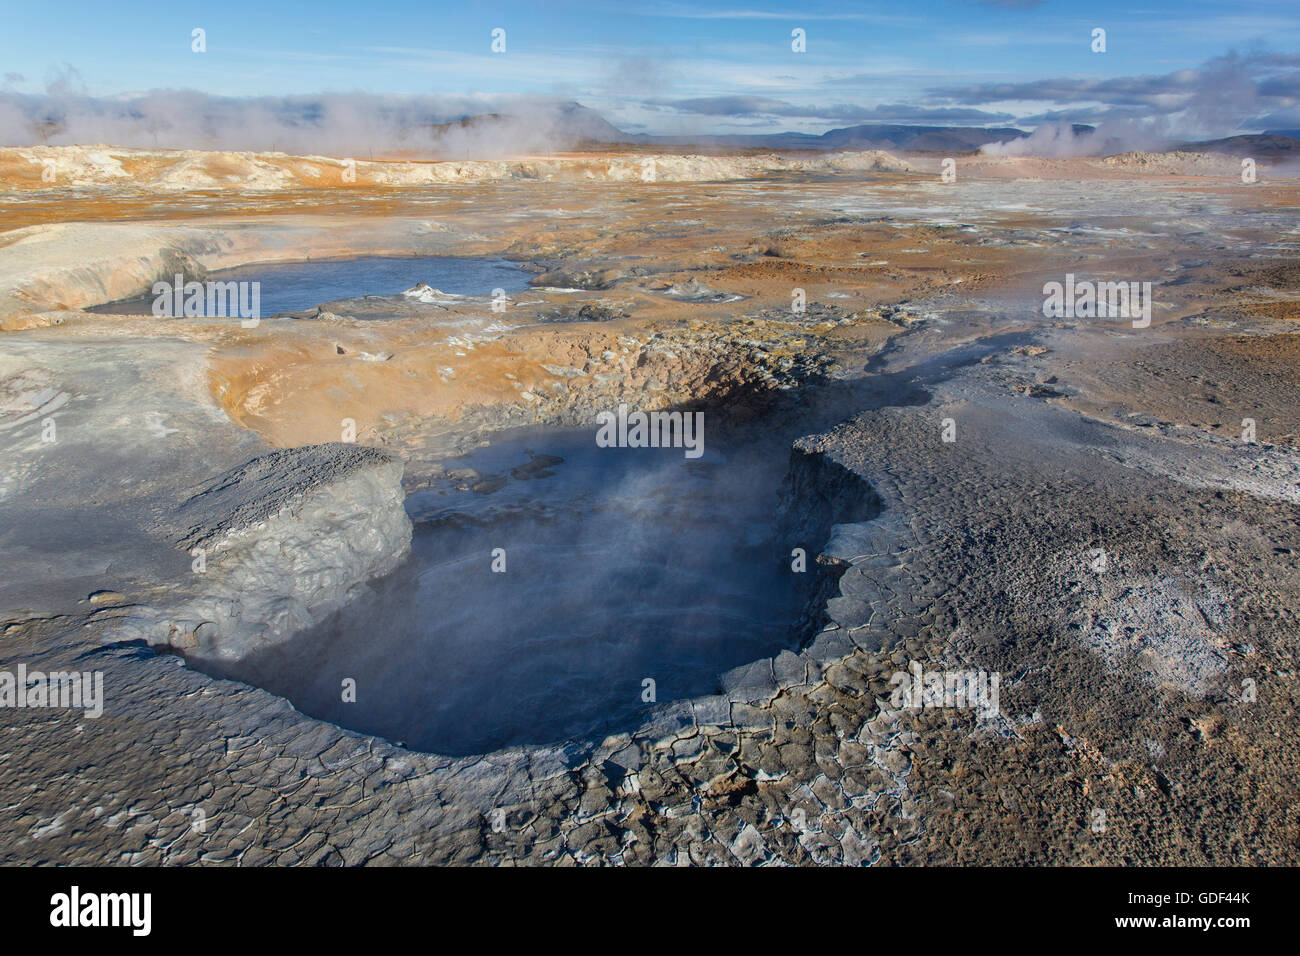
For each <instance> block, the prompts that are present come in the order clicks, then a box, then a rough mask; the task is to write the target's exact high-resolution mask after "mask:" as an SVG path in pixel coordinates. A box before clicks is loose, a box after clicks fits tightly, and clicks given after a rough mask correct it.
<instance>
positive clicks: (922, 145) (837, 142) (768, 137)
mask: <svg viewBox="0 0 1300 956" xmlns="http://www.w3.org/2000/svg"><path fill="white" fill-rule="evenodd" d="M1087 129H1091V127H1087ZM1027 135H1028V134H1027V133H1026V132H1025V131H1024V130H1019V129H1014V128H1012V127H1003V128H1001V129H986V128H984V127H980V126H905V125H886V124H870V125H862V126H846V127H844V128H842V129H832V130H827V131H826V132H825V133H822V134H821V135H814V134H812V133H761V134H751V135H743V134H740V135H723V136H648V135H639V136H630V137H628V138H627V139H626V140H624V141H625V142H637V143H647V144H656V145H660V146H702V147H732V148H745V149H784V150H791V149H807V150H817V149H897V150H912V151H916V150H936V151H951V152H966V151H969V150H975V149H979V147H981V146H983V145H984V144H986V143H1005V142H1007V141H1008V140H1013V139H1019V138H1021V137H1022V136H1027Z"/></svg>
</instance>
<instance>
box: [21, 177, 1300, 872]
mask: <svg viewBox="0 0 1300 956" xmlns="http://www.w3.org/2000/svg"><path fill="white" fill-rule="evenodd" d="M633 159H635V157H633ZM905 159H906V157H905ZM73 160H76V161H80V158H79V157H78V156H74V157H69V162H72V161H73ZM927 162H928V161H927V160H926V159H925V158H923V157H922V158H913V159H912V161H911V162H910V163H898V164H891V163H872V164H858V165H850V166H849V167H848V168H844V169H819V170H817V171H815V173H816V174H815V175H814V174H813V173H811V172H809V171H808V170H801V169H791V168H788V167H785V168H773V169H767V170H762V171H759V172H757V173H756V174H755V175H754V176H753V177H752V178H745V179H738V180H735V181H711V182H659V183H641V182H627V181H622V182H620V181H586V182H584V181H564V182H548V181H545V179H544V178H539V179H537V180H528V181H497V180H495V179H490V180H488V181H482V182H476V183H474V184H466V183H452V184H449V185H434V186H424V185H420V184H418V183H417V184H415V185H410V186H406V187H403V188H401V189H395V188H386V187H385V188H380V187H378V186H375V185H367V184H364V183H363V184H361V186H360V188H356V189H352V190H343V189H320V190H316V191H312V190H310V189H306V188H305V187H303V188H300V187H299V186H298V185H297V184H294V185H292V186H291V187H286V188H285V189H283V190H280V191H276V190H270V189H268V188H266V187H265V184H262V188H261V190H260V191H257V192H248V191H244V190H241V189H239V188H238V185H237V184H235V185H231V184H226V185H225V186H223V187H222V188H220V189H213V190H210V191H206V192H202V193H190V192H175V193H169V194H168V195H166V196H165V197H159V196H157V195H155V194H154V191H153V190H151V189H150V188H143V187H142V188H139V189H137V190H136V191H134V192H131V191H130V190H127V189H124V188H121V187H102V186H97V185H96V184H95V183H94V182H90V183H89V184H82V185H78V186H76V187H75V188H76V190H78V192H77V202H71V201H69V198H68V197H67V196H66V195H65V196H60V194H59V193H58V192H57V191H56V190H38V189H34V188H33V187H32V184H31V183H27V182H26V181H24V182H22V183H18V182H9V183H8V184H7V188H8V189H9V190H10V192H8V193H7V195H6V199H7V200H8V199H12V200H13V202H12V203H9V202H6V211H7V213H8V211H9V210H11V209H12V210H14V213H13V217H12V219H11V221H10V222H9V223H7V224H6V226H7V231H6V232H3V233H0V321H2V322H3V325H4V327H5V329H6V330H7V331H5V332H3V333H0V336H2V337H0V441H3V442H4V444H5V456H4V466H3V474H2V475H0V479H2V483H0V489H2V490H3V497H0V509H3V512H4V516H5V521H4V545H5V559H4V564H5V574H4V575H3V578H4V581H3V584H0V609H3V611H4V614H3V617H4V619H5V620H7V621H8V623H7V624H5V625H4V627H3V631H2V640H0V658H2V662H0V669H3V670H9V671H14V670H15V669H16V668H17V666H18V664H19V663H23V664H25V665H26V666H27V667H28V668H29V669H36V668H38V667H39V668H40V669H42V670H44V671H47V672H48V671H55V670H81V671H90V670H96V671H101V672H102V673H103V674H104V688H105V701H104V714H103V716H102V717H99V718H95V719H91V718H84V717H83V716H82V715H81V714H80V713H79V712H69V711H66V710H58V709H49V708H23V709H15V708H7V707H6V708H4V709H3V710H0V720H2V721H3V725H2V726H0V734H3V746H0V752H3V760H2V761H0V805H2V806H3V807H4V809H3V811H2V812H0V834H2V835H3V844H4V847H5V850H4V853H3V857H2V858H3V860H4V861H5V862H14V863H17V862H47V863H73V862H79V863H92V862H101V863H119V862H125V863H167V864H171V863H186V862H197V861H203V862H213V863H241V864H258V863H278V864H293V863H308V864H345V865H352V864H371V865H385V864H410V863H441V862H456V863H468V862H474V863H526V864H542V863H547V864H573V863H577V864H588V863H611V864H619V863H623V864H650V863H653V864H661V865H686V864H691V863H694V864H709V863H713V864H729V865H739V864H751V865H752V864H767V865H777V864H795V865H799V864H814V863H822V864H825V863H830V864H843V865H862V864H876V865H890V864H915V863H1107V864H1122V863H1134V864H1157V863H1190V864H1197V863H1213V864H1219V863H1242V864H1259V863H1295V862H1296V861H1297V859H1298V858H1300V809H1297V799H1296V798H1297V794H1296V786H1297V785H1296V777H1297V774H1296V770H1297V759H1296V758H1297V743H1296V735H1295V726H1296V706H1297V666H1298V665H1297V660H1296V652H1297V637H1298V636H1300V628H1298V627H1297V620H1296V614H1297V612H1296V608H1297V607H1300V601H1298V600H1297V599H1298V598H1300V593H1298V592H1300V564H1298V561H1300V558H1298V557H1297V556H1298V555H1300V530H1298V529H1300V525H1298V524H1297V520H1296V518H1297V506H1298V505H1300V453H1298V452H1297V448H1296V436H1297V434H1298V433H1300V425H1297V421H1296V416H1297V411H1296V401H1295V384H1296V379H1297V377H1298V376H1300V372H1298V371H1297V369H1298V368H1300V366H1297V364H1296V363H1297V358H1300V356H1298V355H1297V348H1296V345H1295V343H1296V338H1295V331H1294V322H1295V321H1296V319H1297V318H1298V317H1300V315H1298V314H1297V312H1298V310H1297V307H1296V302H1297V298H1296V297H1297V288H1298V283H1300V266H1298V265H1297V261H1296V247H1297V225H1296V222H1297V220H1296V217H1295V210H1296V205H1297V200H1298V199H1300V189H1297V187H1296V186H1295V185H1293V184H1292V183H1291V182H1288V181H1284V180H1282V181H1276V182H1271V181H1269V179H1268V176H1267V175H1262V176H1261V180H1260V182H1258V183H1255V184H1252V185H1250V186H1245V185H1242V184H1241V183H1240V182H1237V181H1234V180H1233V179H1232V178H1230V176H1229V175H1222V176H1219V175H1217V174H1216V175H1212V174H1210V173H1208V172H1206V171H1205V170H1202V172H1206V174H1205V175H1199V176H1197V175H1183V174H1171V173H1170V172H1168V171H1166V170H1164V169H1163V167H1161V169H1162V171H1160V172H1152V171H1150V169H1148V168H1147V167H1149V166H1152V165H1153V164H1151V163H1144V164H1139V165H1137V166H1133V167H1130V166H1125V165H1124V164H1109V165H1106V166H1104V168H1102V164H1100V163H1097V162H1091V161H1081V162H1079V163H1077V164H1074V165H1073V166H1071V164H1069V163H1063V162H1057V163H1052V164H1044V165H1043V168H1036V167H1035V168H1026V164H1025V163H1023V162H1020V163H1012V162H1008V163H1001V164H999V163H994V162H989V161H982V162H981V163H979V164H974V165H973V167H972V169H971V170H970V173H969V175H967V174H966V172H963V173H962V175H961V177H960V178H959V181H958V182H957V183H952V184H945V183H941V182H940V181H939V178H938V177H937V176H936V175H934V174H933V173H932V172H916V171H914V170H916V169H921V170H926V169H928V166H927ZM279 165H281V166H283V165H284V164H283V163H280V164H279ZM628 165H629V168H631V169H636V168H639V167H638V166H637V165H636V163H635V162H632V161H631V160H629V162H628ZM1155 165H1157V166H1158V165H1159V164H1155ZM1049 167H1050V169H1049ZM259 168H260V167H259ZM619 168H620V169H621V168H622V167H619ZM909 169H910V170H913V171H909ZM867 170H869V171H867ZM619 176H622V173H621V172H620V173H619ZM578 178H579V177H578V176H577V174H575V179H578ZM587 178H590V177H587ZM615 178H617V177H615ZM413 253H420V254H457V255H486V254H492V255H503V256H505V257H507V258H509V259H512V260H513V261H516V262H519V263H521V264H522V265H524V266H525V267H527V268H529V269H530V270H531V271H532V272H533V273H534V275H535V279H534V282H533V286H532V288H530V289H529V290H528V291H527V292H523V293H519V294H517V295H515V296H512V297H511V301H510V303H509V307H508V308H507V309H506V310H505V311H504V312H503V313H494V312H493V311H492V310H491V309H490V303H489V299H488V297H486V296H484V297H472V296H471V297H459V298H453V297H439V296H434V295H429V296H426V297H425V298H426V299H428V301H419V300H418V299H416V300H407V301H403V302H398V301H394V302H369V303H368V304H367V303H357V302H355V301H353V300H348V301H347V302H343V303H329V304H322V305H323V308H322V309H321V310H320V311H319V312H312V313H311V314H309V315H307V316H306V317H302V318H296V319H290V318H278V319H267V320H264V321H262V322H261V324H260V325H259V326H258V327H257V328H253V329H246V328H241V327H240V326H239V323H238V322H235V321H231V320H216V319H211V320H209V319H175V320H171V319H154V318H152V317H140V316H115V315H106V314H91V313H85V312H81V311H79V310H80V309H82V308H84V307H87V306H91V305H97V304H100V303H103V302H108V301H113V300H115V299H119V298H126V297H127V296H129V295H132V294H138V293H139V292H141V291H142V290H145V289H147V287H148V285H149V284H150V283H151V282H152V281H153V280H154V279H155V278H157V277H160V276H167V275H170V274H172V273H173V272H174V271H176V270H177V269H179V270H181V271H183V272H185V273H186V274H187V275H191V276H196V277H197V276H201V275H205V274H206V272H207V271H209V270H216V269H220V268H224V267H228V266H234V265H239V264H242V263H248V262H259V261H275V260H293V259H302V258H307V257H341V256H345V255H362V254H365V255H373V254H413ZM1067 273H1073V274H1076V275H1078V276H1080V277H1084V276H1087V277H1090V278H1094V279H1120V278H1123V279H1126V280H1132V281H1139V280H1146V281H1152V282H1153V284H1154V288H1155V294H1154V303H1155V306H1154V309H1153V317H1152V322H1151V325H1150V327H1149V328H1134V327H1133V326H1132V323H1131V322H1129V321H1127V320H1117V319H1095V318H1077V319H1046V318H1044V317H1043V314H1042V310H1041V307H1042V301H1043V297H1042V293H1041V289H1042V287H1043V284H1044V283H1045V282H1047V281H1060V280H1062V279H1063V277H1064V276H1065V275H1066V274H1067ZM794 289H802V290H804V292H805V294H806V297H807V302H808V308H807V310H806V311H804V312H799V313H796V312H792V310H791V301H792V293H793V290H794ZM349 310H350V311H349ZM378 318H384V319H386V320H384V321H375V319H378ZM449 330H452V331H450V332H449ZM619 402H629V403H631V404H633V405H635V406H636V407H641V408H647V409H649V408H703V409H705V413H706V416H708V419H707V420H709V421H710V422H717V423H718V426H717V427H719V428H721V429H723V430H725V431H726V432H727V433H728V434H729V435H731V436H733V437H738V438H740V439H746V438H748V439H749V440H750V441H752V443H753V444H754V445H756V446H759V445H762V444H763V443H764V442H767V443H769V444H772V445H774V446H775V445H779V444H780V443H782V442H783V443H784V446H785V447H782V448H781V449H780V450H781V453H782V455H783V456H784V455H785V454H787V452H786V450H785V448H786V447H788V449H789V450H788V455H789V459H790V463H789V466H788V471H789V473H788V475H787V479H786V483H785V487H784V497H783V501H782V503H781V508H782V511H783V514H784V515H785V517H786V520H787V521H788V522H789V524H790V526H791V527H792V528H793V529H795V532H796V533H797V534H801V535H803V537H804V538H805V539H806V540H807V548H808V551H809V555H810V557H812V558H814V559H815V561H816V564H815V566H816V567H817V568H820V569H821V573H822V574H823V575H824V587H823V588H822V590H821V591H820V592H819V594H818V597H817V600H815V601H814V602H813V605H812V606H810V607H809V609H808V611H807V614H808V618H809V621H810V622H812V623H813V624H814V625H815V626H814V628H813V630H812V631H810V633H809V639H808V641H807V642H806V643H805V645H804V646H803V647H801V648H792V649H791V650H788V651H785V652H782V653H781V654H780V655H778V656H777V657H775V658H770V659H764V660H759V661H755V662H753V663H752V664H749V665H745V666H743V667H740V668H737V669H736V670H734V671H731V672H728V673H727V674H725V675H722V677H721V681H720V684H719V687H718V690H719V693H717V694H715V695H712V696H708V697H695V698H690V699H686V700H672V701H670V700H661V702H660V704H659V705H658V706H656V707H654V708H648V709H647V712H646V714H645V719H644V722H643V723H642V724H641V725H640V726H639V727H637V728H636V729H635V730H634V731H632V732H628V733H619V734H615V735H613V736H610V737H608V738H605V739H602V740H575V741H570V742H567V743H564V744H548V745H545V746H531V747H518V748H512V749H509V750H504V751H497V752H494V753H490V754H484V755H479V756H472V757H459V758H454V759H453V758H449V757H441V756H438V755H434V754H428V753H420V752H414V751H409V750H406V749H404V748H402V747H398V746H395V745H394V744H392V743H389V742H386V741H384V740H381V739H378V738H375V737H368V736H364V735H361V734H357V733H353V732H350V731H347V730H343V729H341V728H339V727H336V726H334V725H331V724H327V723H324V722H322V721H318V720H314V719H312V718H310V717H307V716H304V715H303V714H301V713H299V712H298V711H296V710H294V709H293V707H292V706H291V705H290V704H289V703H288V702H287V701H286V700H284V699H282V698H279V697H276V696H274V695H272V694H270V693H267V692H266V691H263V690H260V689H257V688H253V687H250V686H248V685H245V684H241V683H238V682H235V681H229V680H218V679H214V678H212V677H209V676H207V675H206V674H205V673H203V672H201V671H200V670H198V669H195V668H192V667H187V666H185V661H184V658H182V657H181V656H178V654H177V653H158V651H171V652H180V653H182V654H190V655H199V654H201V653H205V652H208V653H211V654H214V655H219V654H221V653H223V652H230V651H231V649H232V648H234V649H238V648H240V647H243V646H245V645H246V644H248V643H249V642H254V643H255V642H257V641H259V640H263V639H265V638H266V636H267V635H278V634H289V633H291V632H294V631H296V630H298V629H300V628H302V627H303V626H305V625H306V624H309V623H310V622H311V621H312V620H313V619H314V618H316V617H319V616H320V615H321V614H324V613H326V612H328V611H329V610H330V609H332V608H337V607H340V606H343V605H345V604H346V603H347V602H348V601H349V600H351V599H352V597H353V596H354V595H355V594H356V593H358V592H359V591H360V590H362V589H364V587H365V584H366V580H367V579H368V578H369V577H371V576H373V575H377V574H383V573H385V571H387V570H388V569H390V568H391V567H392V566H393V563H394V561H395V560H397V559H399V558H400V557H401V555H402V553H403V551H404V549H405V547H406V546H407V541H408V540H409V533H410V532H409V528H410V525H409V521H407V519H406V515H405V513H404V512H403V511H402V495H403V491H405V492H406V493H414V492H417V491H419V490H421V489H423V488H427V487H429V486H430V485H431V484H434V483H436V482H438V481H439V480H442V479H443V478H444V477H445V476H446V475H447V473H448V470H449V469H452V468H454V467H455V466H454V465H453V464H451V462H452V461H453V458H454V456H455V455H456V454H457V453H459V452H463V451H465V450H467V449H471V448H474V447H477V446H478V445H479V444H480V443H481V442H482V441H484V440H486V439H489V438H490V436H492V435H493V434H495V433H496V432H498V431H500V430H501V429H503V428H506V427H512V426H520V425H528V426H534V427H536V426H544V425H545V426H549V425H555V426H561V425H564V426H574V425H577V426H592V423H593V422H594V416H595V414H596V412H597V411H600V410H604V409H608V408H613V407H616V406H617V405H618V403H619ZM49 419H53V420H54V421H55V423H56V425H57V440H55V441H53V442H49V441H43V440H42V429H43V428H44V427H45V423H46V422H47V421H48V420H49ZM343 419H350V420H351V421H353V422H354V423H355V427H356V437H357V441H358V442H359V443H360V444H361V445H363V446H368V447H369V448H370V449H374V450H373V451H371V450H367V449H362V448H357V447H356V446H353V445H347V444H339V443H338V441H339V437H340V433H339V425H340V422H341V421H342V420H343ZM1245 419H1251V420H1252V421H1253V422H1254V441H1253V442H1247V441H1243V420H1245ZM945 434H947V435H948V437H951V438H952V440H951V441H945V440H944V436H945ZM304 446H310V447H304ZM399 466H400V467H399ZM404 522H405V523H404ZM205 542H206V543H210V544H212V545H213V548H214V550H213V552H212V558H211V567H210V568H209V570H208V572H207V573H206V574H204V575H196V574H194V573H192V570H191V557H190V554H189V551H190V549H191V548H192V547H194V546H195V545H196V544H197V545H202V544H203V543H205ZM1102 552H1104V554H1102V555H1101V558H1102V560H1101V561H1100V563H1099V553H1102ZM241 642H242V643H241ZM913 664H919V665H921V667H923V669H924V670H925V671H926V672H942V671H954V670H957V671H968V670H969V671H982V672H986V673H995V674H998V675H1000V678H1001V696H1000V705H999V708H998V713H997V714H996V715H993V716H987V717H981V716H980V715H978V714H977V713H975V712H974V711H972V710H970V709H954V708H939V709H926V710H921V711H911V710H908V709H905V708H902V707H899V706H897V705H895V704H894V703H891V699H890V698H891V691H892V690H893V685H892V684H891V678H892V677H893V675H895V674H896V673H897V672H899V671H904V670H906V669H907V668H908V667H909V666H910V665H913ZM196 820H201V821H203V825H202V826H201V827H196V825H195V821H196Z"/></svg>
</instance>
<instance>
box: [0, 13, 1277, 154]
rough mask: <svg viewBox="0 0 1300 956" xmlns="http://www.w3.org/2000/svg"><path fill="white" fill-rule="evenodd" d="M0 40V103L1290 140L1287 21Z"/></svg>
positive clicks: (447, 29)
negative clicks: (345, 107) (1091, 128)
mask: <svg viewBox="0 0 1300 956" xmlns="http://www.w3.org/2000/svg"><path fill="white" fill-rule="evenodd" d="M0 24H3V28H0V97H2V96H9V97H15V96H24V95H26V96H28V97H40V96H44V95H48V94H53V95H56V96H68V95H82V94H84V95H88V96H91V97H114V98H130V97H132V96H137V95H140V94H145V93H148V92H150V91H158V90H168V91H176V90H193V91H198V92H200V93H203V94H207V95H209V96H219V97H283V96H286V95H289V96H293V95H315V94H321V93H329V92H333V93H343V94H350V93H364V94H371V95H392V94H401V95H409V96H422V97H444V98H446V99H447V102H449V103H454V104H459V106H458V108H461V109H462V110H463V112H465V113H471V112H476V111H478V110H477V107H478V105H479V104H482V106H483V108H485V109H489V108H496V107H497V104H499V103H500V102H509V98H510V97H518V96H521V95H527V96H546V97H556V98H559V99H562V100H575V101H578V102H580V103H582V104H583V105H585V106H588V107H591V108H593V109H595V110H598V111H599V112H600V113H601V114H602V115H604V116H605V117H606V118H607V119H609V120H610V121H611V122H613V123H614V124H615V125H617V126H619V127H620V128H622V129H624V130H627V131H630V132H649V133H667V134H677V135H681V134H689V133H729V132H730V133H736V132H742V133H743V132H749V133H754V132H779V131H784V130H793V131H801V132H814V133H820V132H823V131H825V130H826V129H830V128H835V127H842V126H848V125H855V124H857V123H871V122H885V123H889V122H902V123H919V124H932V125H979V126H985V125H993V126H1000V125H1019V126H1021V127H1022V128H1030V127H1032V126H1034V125H1037V124H1038V123H1042V122H1047V121H1052V120H1062V121H1071V122H1104V121H1113V122H1123V121H1127V120H1129V119H1132V118H1134V117H1150V116H1151V115H1152V114H1166V115H1167V114H1170V113H1174V112H1182V113H1186V111H1187V110H1188V109H1190V110H1191V114H1190V120H1189V122H1190V121H1194V122H1195V123H1199V124H1200V125H1201V126H1204V127H1205V129H1206V131H1212V132H1220V133H1221V132H1230V131H1232V129H1231V128H1236V127H1240V128H1243V129H1245V128H1251V129H1255V128H1290V127H1300V81H1298V80H1297V71H1298V70H1300V0H1241V2H1223V0H1214V2H1211V0H1137V2H1115V0H1096V2H1088V3H1081V2H1077V0H1073V2H1071V0H933V2H928V0H910V2H895V3H861V2H859V3H844V2H808V3H781V2H772V3H767V2H762V0H734V2H708V0H696V2H671V0H669V2H662V3H659V2H639V3H615V2H597V0H586V2H546V0H527V2H505V3H474V2H468V3H466V2H461V3H438V2H429V0H424V2H418V3H417V2H408V0H397V2H380V0H375V2H370V3H364V2H358V0H347V2H337V0H312V2H301V0H288V2H277V3H268V2H265V0H263V2H245V0H234V2H221V3H177V2H175V0H168V2H153V0H149V2H137V3H131V2H123V3H114V4H106V3H103V2H102V0H101V2H80V0H78V2H62V3H59V2H57V0H51V2H50V3H48V4H46V5H42V4H33V3H31V2H30V0H0ZM498 28H500V29H502V30H504V31H505V51H504V52H493V51H492V49H491V46H492V42H493V40H492V31H493V30H494V29H498ZM1095 28H1102V29H1104V30H1105V31H1106V36H1105V42H1106V49H1105V52H1094V50H1093V49H1092V46H1093V43H1094V39H1093V30H1094V29H1095ZM195 29H202V30H203V31H204V35H205V43H206V51H205V52H194V51H193V50H192V44H193V40H192V33H193V31H194V30H195ZM796 29H798V30H802V31H804V36H805V38H806V41H805V42H806V49H805V50H804V51H803V52H796V51H795V50H793V49H792V42H793V41H792V36H791V34H792V31H794V30H796ZM502 98H505V99H502ZM24 102H26V103H27V104H28V105H27V107H25V108H28V109H29V112H30V102H31V101H30V100H27V101H24ZM1189 104H1190V106H1189ZM1211 127H1213V128H1214V129H1213V130H1211V129H1210V128H1211ZM1221 127H1223V128H1222V129H1221Z"/></svg>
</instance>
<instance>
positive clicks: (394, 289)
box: [86, 256, 532, 318]
mask: <svg viewBox="0 0 1300 956" xmlns="http://www.w3.org/2000/svg"><path fill="white" fill-rule="evenodd" d="M208 278H209V280H210V281H214V282H232V281H233V282H260V283H261V297H262V298H261V315H262V317H263V318H270V317H271V316H274V315H277V314H278V313H281V312H302V311H304V310H308V309H313V308H315V307H316V306H318V305H321V304H322V303H325V302H332V301H335V300H338V299H352V298H358V297H360V296H364V295H396V294H397V293H400V292H404V291H406V290H407V289H409V288H411V287H412V286H413V285H416V284H417V283H420V282H423V283H426V284H427V285H430V286H433V288H435V289H441V290H442V291H443V292H450V293H451V294H453V295H491V294H492V290H493V289H504V290H505V291H506V292H508V293H510V292H520V291H522V290H524V289H526V288H528V281H529V279H531V278H532V274H531V273H529V272H527V271H526V270H524V269H522V268H520V267H519V266H518V265H516V264H515V263H513V262H507V261H506V260H505V259H498V258H492V257H462V256H400V257H394V256H367V257H363V258H358V259H338V260H317V261H314V262H282V263H273V264H264V265H249V266H240V267H239V268H237V269H223V270H221V271H220V272H213V273H210V274H209V276H208ZM152 309H153V296H147V297H141V298H138V299H126V300H123V301H120V302H110V303H108V304H107V305H99V306H95V307H93V308H90V309H87V310H86V311H88V312H108V313H114V314H118V315H148V314H150V313H151V312H152Z"/></svg>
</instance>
